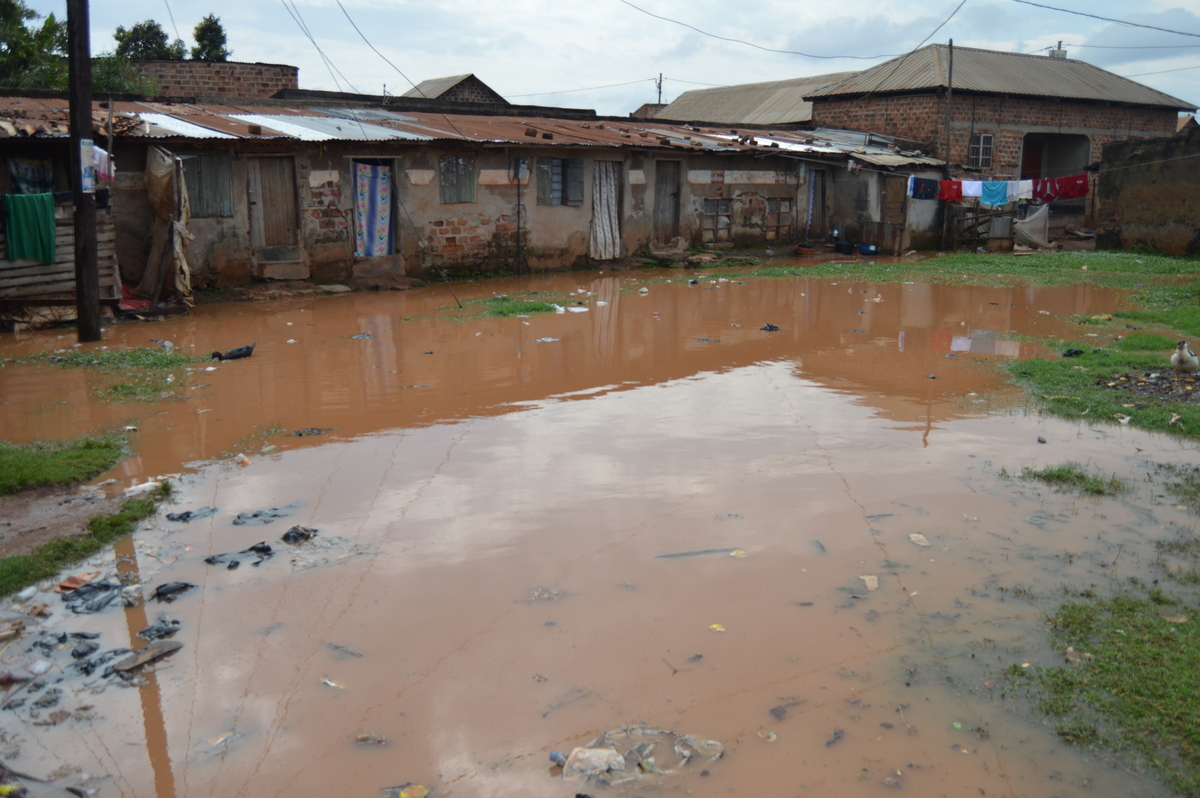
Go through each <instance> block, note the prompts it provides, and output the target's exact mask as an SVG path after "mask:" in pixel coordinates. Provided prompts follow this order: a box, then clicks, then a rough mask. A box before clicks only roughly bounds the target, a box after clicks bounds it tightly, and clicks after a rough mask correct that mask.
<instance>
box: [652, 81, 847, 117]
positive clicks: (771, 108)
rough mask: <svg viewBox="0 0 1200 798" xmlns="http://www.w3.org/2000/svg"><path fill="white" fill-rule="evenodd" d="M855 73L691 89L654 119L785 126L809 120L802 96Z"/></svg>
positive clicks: (807, 109) (809, 107) (809, 105)
mask: <svg viewBox="0 0 1200 798" xmlns="http://www.w3.org/2000/svg"><path fill="white" fill-rule="evenodd" d="M856 74H858V73H857V72H835V73H832V74H829V75H815V76H813V77H810V78H792V79H791V80H773V81H769V82H766V83H743V84H741V85H738V86H719V87H716V88H712V89H692V90H691V91H685V92H684V93H683V94H681V95H679V96H678V97H676V98H675V100H674V101H673V102H671V103H670V104H669V105H667V107H666V108H664V109H662V110H661V111H659V112H658V113H657V114H655V116H656V117H657V118H659V119H675V120H679V121H681V122H691V121H696V122H710V123H719V124H724V125H786V124H793V123H803V122H808V121H810V120H811V119H812V103H810V102H808V101H807V100H805V99H804V95H805V94H808V93H810V92H814V91H817V90H818V89H823V88H825V87H826V86H830V85H832V84H834V83H837V82H838V81H841V80H845V79H846V78H848V77H850V76H851V75H856Z"/></svg>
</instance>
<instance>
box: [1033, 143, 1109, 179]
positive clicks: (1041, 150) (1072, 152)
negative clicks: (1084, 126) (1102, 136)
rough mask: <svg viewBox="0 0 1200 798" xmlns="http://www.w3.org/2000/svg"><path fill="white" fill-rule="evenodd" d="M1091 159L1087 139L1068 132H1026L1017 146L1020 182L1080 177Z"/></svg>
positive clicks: (1090, 145)
mask: <svg viewBox="0 0 1200 798" xmlns="http://www.w3.org/2000/svg"><path fill="white" fill-rule="evenodd" d="M1091 159H1092V142H1091V141H1090V140H1089V139H1088V137H1087V136H1084V135H1080V134H1069V133H1026V134H1025V140H1024V141H1023V142H1022V144H1021V179H1022V180H1037V179H1039V178H1044V177H1067V176H1069V175H1078V174H1082V173H1083V171H1084V169H1085V168H1087V165H1088V163H1089V162H1090V161H1091Z"/></svg>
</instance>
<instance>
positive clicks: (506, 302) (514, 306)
mask: <svg viewBox="0 0 1200 798" xmlns="http://www.w3.org/2000/svg"><path fill="white" fill-rule="evenodd" d="M572 301H574V300H572V299H569V298H568V297H567V295H565V294H546V293H539V292H536V291H531V292H529V293H528V294H524V295H516V296H510V295H503V296H491V297H486V298H484V299H468V300H467V301H466V302H463V307H464V308H465V309H467V310H468V311H470V315H469V316H467V317H465V318H469V319H509V318H513V317H514V316H532V315H534V314H536V313H554V312H555V310H554V306H555V305H556V304H557V305H559V306H565V305H567V304H569V303H570V302H572ZM444 310H451V311H457V310H459V308H458V307H457V306H451V307H447V308H444Z"/></svg>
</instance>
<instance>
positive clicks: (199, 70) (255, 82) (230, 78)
mask: <svg viewBox="0 0 1200 798" xmlns="http://www.w3.org/2000/svg"><path fill="white" fill-rule="evenodd" d="M133 67H134V69H136V70H137V71H138V73H139V74H140V75H141V76H142V77H144V78H149V79H150V80H152V81H154V82H155V83H157V84H158V87H159V89H158V95H159V96H162V97H180V98H183V97H190V98H196V97H258V98H266V97H271V96H272V95H274V94H276V93H277V92H280V91H283V90H285V89H297V88H299V87H300V68H299V67H294V66H287V65H285V64H257V63H255V64H250V63H243V62H241V61H167V60H155V61H134V62H133Z"/></svg>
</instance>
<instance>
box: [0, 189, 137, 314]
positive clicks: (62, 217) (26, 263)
mask: <svg viewBox="0 0 1200 798" xmlns="http://www.w3.org/2000/svg"><path fill="white" fill-rule="evenodd" d="M54 224H55V228H56V229H55V236H54V244H55V252H54V264H53V265H51V264H48V263H41V262H39V261H36V260H32V259H24V260H15V261H13V260H7V257H8V241H7V239H6V237H5V231H4V225H2V224H0V300H3V299H21V300H29V299H34V298H38V297H45V298H55V299H61V298H63V297H64V296H66V297H73V296H74V295H75V220H74V217H73V214H72V208H71V206H69V205H59V206H57V207H56V208H55V209H54ZM96 238H97V242H96V244H97V246H96V259H97V261H98V262H99V265H100V297H101V298H112V297H119V296H120V295H121V286H120V279H119V277H118V272H117V230H116V223H115V217H114V216H113V215H112V213H111V211H97V212H96Z"/></svg>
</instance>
